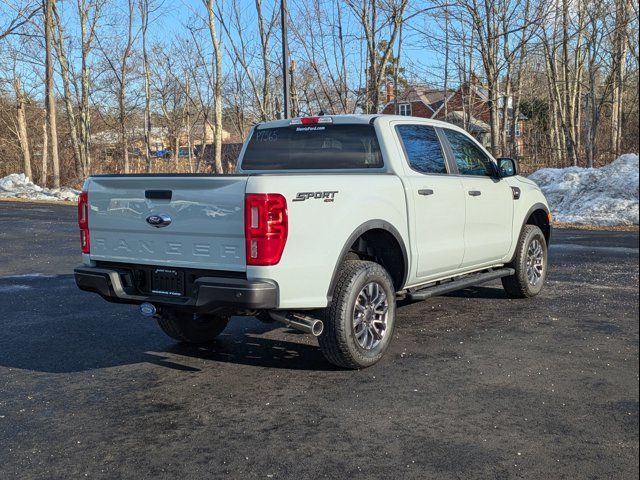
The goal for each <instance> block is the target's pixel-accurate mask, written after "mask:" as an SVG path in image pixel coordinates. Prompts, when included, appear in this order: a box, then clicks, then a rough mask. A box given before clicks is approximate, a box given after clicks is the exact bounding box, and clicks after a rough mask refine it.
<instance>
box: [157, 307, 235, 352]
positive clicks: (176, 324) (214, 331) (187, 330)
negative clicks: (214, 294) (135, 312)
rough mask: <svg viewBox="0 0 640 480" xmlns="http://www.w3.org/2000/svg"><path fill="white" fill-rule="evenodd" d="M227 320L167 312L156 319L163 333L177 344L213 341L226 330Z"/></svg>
mask: <svg viewBox="0 0 640 480" xmlns="http://www.w3.org/2000/svg"><path fill="white" fill-rule="evenodd" d="M228 322H229V318H228V317H226V316H220V315H199V314H193V313H186V312H175V311H167V312H163V313H162V314H161V316H160V317H159V318H158V325H160V328H161V329H162V331H163V332H164V333H166V334H167V335H169V336H170V337H171V338H173V339H175V340H178V341H179V342H185V343H194V344H202V343H209V342H211V341H213V339H214V338H216V337H217V336H218V335H220V334H221V333H222V331H223V330H224V329H225V328H226V326H227V323H228Z"/></svg>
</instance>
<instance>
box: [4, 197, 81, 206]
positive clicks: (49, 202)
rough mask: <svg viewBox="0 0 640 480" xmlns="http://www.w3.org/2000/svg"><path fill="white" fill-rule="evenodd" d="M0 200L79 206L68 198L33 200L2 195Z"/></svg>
mask: <svg viewBox="0 0 640 480" xmlns="http://www.w3.org/2000/svg"><path fill="white" fill-rule="evenodd" d="M0 202H16V203H37V204H43V205H69V206H74V207H75V206H77V205H78V203H77V202H71V201H68V200H31V199H30V198H13V197H10V198H5V197H0Z"/></svg>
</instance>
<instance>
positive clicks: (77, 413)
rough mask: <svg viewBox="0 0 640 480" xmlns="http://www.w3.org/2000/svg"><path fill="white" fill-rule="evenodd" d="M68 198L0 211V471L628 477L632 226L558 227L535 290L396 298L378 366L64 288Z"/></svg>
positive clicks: (260, 331) (269, 329) (111, 475)
mask: <svg viewBox="0 0 640 480" xmlns="http://www.w3.org/2000/svg"><path fill="white" fill-rule="evenodd" d="M75 217H76V211H75V209H74V208H73V207H63V206H49V205H31V204H14V203H0V478H2V479H32V478H34V479H35V478H38V479H67V478H86V477H88V478H108V479H118V478H123V479H125V478H127V479H129V478H136V479H140V478H154V479H161V478H162V479H164V478H171V479H173V478H181V479H191V478H238V479H253V478H265V479H267V478H273V479H296V480H298V479H316V478H329V479H343V478H344V479H405V478H406V479H462V478H464V479H469V478H478V479H480V478H482V479H486V478H496V479H516V478H527V479H531V478H540V479H563V478H566V479H578V478H580V479H583V478H603V479H614V478H620V479H622V478H637V475H638V234H637V233H624V232H590V231H571V230H557V231H555V232H554V236H553V239H552V247H551V249H550V252H551V270H550V275H549V278H548V284H547V286H546V288H545V290H543V293H542V295H541V296H539V297H538V298H536V299H532V300H525V301H523V300H517V301H516V300H509V299H507V298H506V297H505V295H504V293H503V290H502V289H501V288H500V284H499V282H497V283H492V284H488V285H487V286H483V287H477V288H471V289H467V290H464V291H462V292H458V293H454V294H450V295H447V296H445V297H439V298H434V299H431V300H428V301H425V302H421V303H414V304H407V305H403V306H401V307H400V308H399V310H398V321H397V326H396V331H395V334H394V339H393V343H392V345H391V348H390V351H389V352H388V353H387V356H386V358H385V359H383V360H382V361H381V362H380V363H379V364H377V365H375V366H374V367H372V368H369V369H366V370H363V371H344V370H339V369H336V368H334V367H332V366H331V365H329V364H328V363H327V362H326V361H325V360H324V359H323V357H322V355H321V353H320V351H319V349H318V347H317V342H316V340H315V339H313V338H311V337H309V336H306V335H302V334H298V333H296V332H295V331H293V330H290V329H288V328H285V327H282V326H280V325H279V324H262V323H260V322H258V321H256V320H254V319H244V318H235V319H233V320H232V322H231V323H230V325H229V327H228V329H227V330H226V331H225V332H224V334H223V335H222V336H221V337H220V338H219V339H218V340H217V341H216V342H215V343H214V344H212V345H211V346H210V347H207V348H196V347H189V346H184V345H180V344H177V343H175V342H174V341H173V340H171V339H170V338H168V337H166V336H165V335H164V334H163V333H162V332H161V331H160V329H159V328H158V327H157V325H155V323H154V321H152V320H149V319H145V318H143V317H141V316H140V315H139V314H138V312H137V309H136V308H135V307H132V306H126V305H114V304H109V303H107V302H105V301H104V300H102V299H101V298H99V297H98V296H96V295H93V294H89V293H85V292H81V291H79V290H77V288H76V287H75V284H74V281H73V275H72V269H73V267H74V266H75V265H77V264H78V263H79V262H80V258H79V253H78V251H79V239H78V232H77V225H76V223H75V222H76V220H75Z"/></svg>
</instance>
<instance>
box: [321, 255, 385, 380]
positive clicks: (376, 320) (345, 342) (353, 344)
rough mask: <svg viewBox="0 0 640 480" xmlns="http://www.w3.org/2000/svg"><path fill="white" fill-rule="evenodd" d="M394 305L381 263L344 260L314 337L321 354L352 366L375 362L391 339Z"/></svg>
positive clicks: (345, 365)
mask: <svg viewBox="0 0 640 480" xmlns="http://www.w3.org/2000/svg"><path fill="white" fill-rule="evenodd" d="M395 309H396V302H395V289H394V287H393V282H392V281H391V277H390V276H389V274H388V273H387V271H386V270H385V269H384V268H383V267H382V266H381V265H379V264H377V263H374V262H366V261H361V260H349V261H346V262H344V264H343V266H342V269H341V271H340V273H339V278H338V281H337V283H336V287H335V290H334V292H333V299H332V301H331V305H329V306H328V307H327V308H326V309H325V311H324V321H325V323H324V332H323V333H322V335H320V337H318V342H319V343H320V348H321V349H322V353H323V354H324V356H325V358H326V359H327V360H328V361H329V362H331V363H333V364H334V365H337V366H339V367H345V368H354V369H358V368H364V367H368V366H370V365H373V364H374V363H376V362H377V361H378V360H380V359H381V358H382V356H383V355H384V353H385V351H386V350H387V347H388V346H389V343H390V342H391V337H392V335H393V327H394V323H395Z"/></svg>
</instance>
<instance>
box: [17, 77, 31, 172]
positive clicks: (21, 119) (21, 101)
mask: <svg viewBox="0 0 640 480" xmlns="http://www.w3.org/2000/svg"><path fill="white" fill-rule="evenodd" d="M13 87H14V91H15V94H16V121H17V127H18V128H17V134H18V140H19V142H20V150H22V159H23V170H24V174H25V175H26V176H27V177H29V178H33V177H32V172H31V152H30V150H29V136H28V134H27V119H26V115H25V105H26V101H25V98H24V92H23V91H22V84H21V83H20V77H19V76H18V75H17V74H16V75H15V76H14V80H13Z"/></svg>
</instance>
